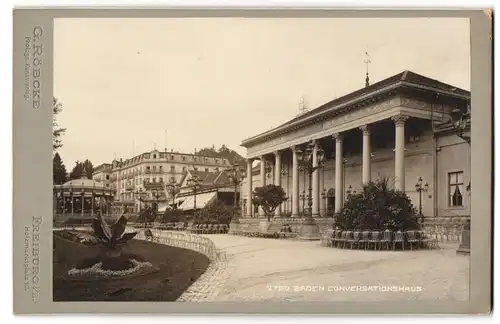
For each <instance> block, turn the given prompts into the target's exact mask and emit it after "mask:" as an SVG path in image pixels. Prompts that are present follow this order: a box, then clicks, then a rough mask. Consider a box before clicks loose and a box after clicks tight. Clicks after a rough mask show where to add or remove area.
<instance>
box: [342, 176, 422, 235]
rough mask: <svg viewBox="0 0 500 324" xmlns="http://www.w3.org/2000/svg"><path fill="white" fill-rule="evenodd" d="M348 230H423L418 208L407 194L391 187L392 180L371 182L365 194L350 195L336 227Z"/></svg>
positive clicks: (383, 179) (363, 192) (364, 189)
mask: <svg viewBox="0 0 500 324" xmlns="http://www.w3.org/2000/svg"><path fill="white" fill-rule="evenodd" d="M335 227H338V228H340V229H345V230H385V229H390V230H411V229H419V228H420V226H419V224H418V221H417V209H416V208H415V207H414V206H413V204H412V203H411V200H410V198H409V197H408V196H407V195H406V193H404V192H401V191H398V190H394V189H393V188H390V187H389V180H388V178H382V179H379V180H377V181H375V182H370V183H369V184H367V185H366V186H364V187H363V190H362V192H360V193H357V194H351V195H348V196H347V200H346V202H345V204H344V207H343V208H342V209H341V210H340V211H339V212H338V213H337V214H335V221H334V228H335Z"/></svg>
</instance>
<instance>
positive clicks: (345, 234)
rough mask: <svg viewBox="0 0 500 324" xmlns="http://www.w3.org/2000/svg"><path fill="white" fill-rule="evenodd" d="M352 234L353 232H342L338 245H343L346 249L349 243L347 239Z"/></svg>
mask: <svg viewBox="0 0 500 324" xmlns="http://www.w3.org/2000/svg"><path fill="white" fill-rule="evenodd" d="M350 234H352V232H351V231H344V232H342V234H341V235H340V239H339V241H338V244H339V245H340V244H342V248H345V245H346V243H347V237H348V235H350Z"/></svg>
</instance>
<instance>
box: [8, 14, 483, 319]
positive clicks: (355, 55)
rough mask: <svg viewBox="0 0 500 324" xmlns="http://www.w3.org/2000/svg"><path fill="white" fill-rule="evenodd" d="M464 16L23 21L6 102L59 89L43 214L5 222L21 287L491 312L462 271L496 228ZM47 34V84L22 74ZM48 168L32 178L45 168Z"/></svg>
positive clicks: (128, 300) (78, 298)
mask: <svg viewBox="0 0 500 324" xmlns="http://www.w3.org/2000/svg"><path fill="white" fill-rule="evenodd" d="M87 13H88V11H87ZM483 15H484V16H486V14H484V13H483ZM40 26H41V25H40ZM471 26H472V20H471V19H469V18H468V17H467V16H465V15H464V16H460V15H458V16H455V17H454V16H453V15H449V16H446V15H444V16H438V15H437V16H432V15H431V16H429V17H425V16H421V17H418V16H415V17H412V16H411V15H401V16H400V17H397V16H394V17H392V16H390V15H389V14H382V15H379V16H376V15H373V16H370V15H360V16H352V17H349V16H348V15H347V16H342V15H340V14H339V15H331V16H328V15H324V16H318V17H315V16H314V15H310V16H308V15H304V16H303V17H296V16H293V15H292V16H290V17H287V16H284V17H278V16H276V17H274V16H272V15H266V14H263V15H261V14H256V15H255V16H253V15H250V16H244V15H238V14H235V15H229V14H227V15H216V14H214V15H210V14H208V15H206V16H200V17H198V16H195V15H189V14H188V15H185V16H182V15H180V16H178V17H174V16H172V17H161V15H158V16H156V14H152V15H151V17H148V16H147V15H146V16H142V17H141V16H137V17H136V16H134V15H124V16H123V15H122V16H120V14H117V15H114V14H104V15H95V16H93V15H88V14H85V13H84V14H81V15H73V16H71V15H69V16H65V15H64V14H59V15H58V16H55V17H54V18H53V24H52V25H51V27H50V28H51V29H52V30H50V29H43V28H42V27H39V29H36V28H34V29H33V28H32V27H30V29H27V30H29V33H30V34H31V36H29V37H26V39H25V40H24V39H23V44H22V45H21V46H22V47H25V48H26V51H25V54H24V59H25V61H26V62H31V63H32V65H30V64H28V63H26V67H25V69H26V71H27V72H26V75H27V76H26V77H25V80H24V82H25V83H24V89H23V94H24V99H22V94H21V97H20V98H21V99H19V100H23V102H24V101H25V102H28V104H29V105H30V107H31V105H33V107H32V111H40V110H37V109H43V108H45V109H50V107H49V103H51V106H52V107H51V108H52V114H51V118H52V136H51V137H52V150H51V151H52V179H51V180H52V182H51V184H50V186H51V190H50V192H51V197H52V198H51V204H50V206H51V207H52V210H51V215H45V214H44V213H45V212H48V206H49V205H47V203H48V202H44V203H43V204H41V205H40V208H41V209H40V212H39V213H38V214H34V213H29V212H25V213H26V214H27V215H30V216H29V217H32V218H31V219H30V220H29V224H27V225H19V227H17V229H16V227H14V232H23V233H18V235H19V240H21V236H22V240H23V242H24V243H23V244H24V254H25V256H24V263H25V265H24V275H25V280H24V286H23V284H22V283H21V284H20V285H21V286H20V289H23V288H24V291H25V292H29V293H30V295H33V300H35V299H36V298H38V297H36V296H37V295H38V294H40V296H42V295H43V296H45V297H43V299H48V300H44V301H43V303H48V304H47V305H63V306H61V307H66V306H64V305H66V304H73V305H80V306H81V308H78V307H80V306H77V307H76V306H75V308H72V310H73V311H75V310H78V309H79V310H81V311H84V312H85V307H84V306H85V305H90V304H88V303H83V302H98V303H91V304H92V305H94V304H95V305H98V304H106V305H111V306H106V307H105V308H106V309H104V308H96V309H102V310H104V311H107V310H111V309H112V310H113V312H115V311H119V312H123V311H127V304H128V305H131V306H130V309H129V310H132V308H133V307H136V305H137V304H136V303H134V302H170V303H162V304H160V305H168V304H175V305H177V304H180V305H200V307H202V308H199V310H201V309H203V310H209V308H207V307H210V305H220V303H228V302H233V303H235V305H237V304H241V305H244V303H246V302H252V303H254V304H257V303H255V302H264V303H280V304H279V305H285V306H284V307H287V306H286V305H287V304H288V302H290V303H289V304H291V305H299V304H300V303H299V302H302V303H309V302H313V303H317V305H320V303H323V305H325V303H332V305H333V304H335V303H352V302H356V303H360V304H359V305H365V304H362V303H372V306H373V305H376V304H375V303H386V304H392V305H393V306H394V305H397V303H415V304H413V305H414V306H415V307H417V306H416V305H418V303H427V305H432V304H435V305H434V306H436V305H437V304H438V303H449V305H451V304H452V303H456V305H462V306H461V307H462V308H461V311H460V312H471V311H473V310H476V311H477V310H478V309H487V308H488V307H489V306H488V305H486V304H484V302H485V301H486V299H485V298H486V295H488V296H489V293H488V292H487V291H485V290H480V291H479V290H478V288H475V286H474V285H473V284H472V282H473V279H472V278H473V277H474V276H479V275H480V273H479V272H478V271H476V270H475V269H478V267H488V268H489V266H488V264H489V261H488V260H487V259H488V257H489V253H490V252H489V251H487V249H485V248H481V251H478V247H480V246H481V247H486V245H485V244H489V243H487V242H486V241H484V240H488V238H490V235H491V234H490V233H489V232H487V228H488V226H490V225H489V224H490V223H489V221H488V219H487V218H488V217H489V215H488V207H487V206H486V204H484V203H483V202H484V201H486V200H488V199H491V196H488V195H489V194H490V191H491V189H490V187H489V186H490V184H489V183H487V182H484V181H483V180H484V179H485V178H484V177H483V175H482V173H481V175H479V171H481V172H491V165H490V164H488V163H490V160H491V159H490V157H488V156H486V155H484V156H483V160H484V163H486V164H485V166H484V167H483V168H482V170H480V169H481V167H480V166H479V164H478V163H477V162H478V161H475V159H477V158H478V155H477V154H476V153H475V152H482V151H484V150H481V146H482V147H483V149H484V148H485V147H488V146H489V145H490V143H489V142H488V138H489V136H491V134H490V131H491V125H487V124H486V123H485V125H484V126H482V125H481V124H477V123H478V122H484V121H485V120H486V121H488V120H490V119H489V118H486V119H485V118H484V116H485V114H488V113H489V112H487V110H488V109H489V108H488V106H487V105H484V104H483V105H481V104H480V103H484V102H485V101H484V100H485V99H487V98H485V93H487V91H486V90H485V89H487V88H485V87H482V88H481V87H478V86H477V85H476V84H475V83H474V82H475V81H473V80H477V79H478V75H477V73H478V71H479V70H475V69H474V64H475V63H473V59H472V57H473V56H474V55H476V54H473V53H477V52H474V51H475V49H474V47H473V46H472V45H471V44H473V42H471V39H472V38H473V33H474V30H475V29H474V28H473V27H471ZM476 32H477V28H476ZM50 33H52V35H50ZM23 37H24V36H23ZM43 37H47V38H46V40H45V43H44V46H45V48H50V50H47V52H44V53H45V54H43V55H46V56H44V57H43V68H45V70H42V72H41V73H39V75H40V74H41V75H44V76H46V75H47V74H49V73H50V79H44V81H40V82H39V83H36V78H34V79H33V77H30V76H28V74H30V73H31V72H32V71H33V73H34V74H33V76H34V75H35V74H36V73H35V72H34V71H35V70H36V68H37V64H35V62H34V60H37V57H39V58H40V61H39V65H42V63H41V62H42V61H41V60H42V56H43V55H42V51H41V50H40V51H38V50H37V46H41V45H37V44H41V43H37V42H42V41H43ZM49 37H50V38H49ZM24 42H25V43H24ZM483 43H484V42H483ZM483 43H480V44H483ZM477 44H478V43H476V45H477ZM48 55H51V56H52V57H51V58H49V57H48ZM476 57H477V56H476ZM481 71H483V70H481ZM33 80H35V81H33ZM40 80H41V79H40ZM47 80H50V81H47ZM21 81H23V80H21ZM483 81H485V82H486V81H487V79H486V78H483ZM47 82H50V85H47ZM21 83H22V82H21ZM39 87H40V88H41V89H42V92H41V93H42V96H41V97H40V99H39V100H38V101H37V96H35V93H36V92H37V91H39V89H38V88H39ZM44 87H45V88H44ZM44 89H45V92H43V91H44ZM476 91H477V95H476V94H475V93H476ZM479 97H481V98H482V100H483V101H479V99H477V98H479ZM49 99H50V101H49ZM478 103H479V107H478V106H477V105H478ZM35 106H39V107H41V108H38V107H35ZM481 106H482V107H481ZM474 114H477V115H474ZM40 116H41V115H40ZM475 116H477V117H475ZM36 118H37V117H35V118H34V120H33V121H30V122H29V123H27V124H24V125H23V127H24V128H25V130H24V131H26V130H27V129H29V128H30V125H34V123H36V121H35V119H36ZM38 118H40V122H42V119H41V118H42V117H38ZM46 121H48V119H47V118H45V117H43V123H45V122H46ZM475 127H477V128H475ZM474 128H475V129H474ZM481 131H482V132H483V133H484V134H483V135H484V136H485V138H481V139H480V140H479V139H478V137H475V136H476V135H475V134H477V133H478V132H481ZM35 137H36V136H35ZM18 138H19V136H18ZM44 139H45V137H44ZM33 140H34V142H33V143H39V142H36V139H33ZM21 142H22V143H21V144H22V145H24V146H23V147H28V146H27V145H28V144H27V142H24V140H23V141H21ZM40 143H42V142H40ZM43 143H45V144H48V139H47V140H44V142H43ZM29 145H32V146H33V147H34V150H35V151H33V152H30V153H29V154H31V155H30V156H34V155H35V154H36V152H38V151H40V152H41V151H42V150H43V152H45V151H47V152H46V153H44V155H43V156H45V157H48V154H49V151H48V150H50V149H48V148H47V147H44V148H41V147H40V146H38V147H36V148H35V145H34V144H29ZM40 145H42V144H40ZM17 150H20V149H17ZM477 150H478V151H477ZM23 154H24V153H23ZM490 154H491V152H490ZM473 161H475V162H473ZM47 162H48V161H47ZM23 165H24V164H23ZM26 165H27V164H26ZM473 166H474V167H473ZM19 168H20V166H18V170H19ZM24 168H25V167H24ZM40 168H41V169H40V171H39V172H41V173H43V175H40V178H34V179H33V180H32V182H35V181H41V180H36V179H42V178H43V180H44V181H45V180H48V177H47V175H45V173H44V172H45V170H48V165H47V167H46V166H45V164H43V165H42V164H40ZM478 170H479V171H478ZM30 172H31V171H30ZM33 172H34V170H33ZM19 177H20V178H23V181H25V180H27V179H28V174H23V175H22V177H21V176H19ZM486 177H487V178H489V177H490V176H489V175H486ZM25 183H26V182H23V186H24V184H25ZM46 185H47V188H48V184H46ZM31 190H33V192H34V193H33V194H36V193H35V190H36V189H35V188H32V189H31ZM478 190H479V193H481V195H482V196H483V197H485V199H486V200H485V199H483V200H481V203H479V204H478V203H476V201H477V202H480V200H479V198H478V196H479V195H478V192H477V191H478ZM474 191H476V193H475V194H474V195H473V192H474ZM48 194H49V192H48V191H46V192H45V191H44V193H41V194H40V195H39V196H37V197H38V198H37V199H40V201H42V200H43V201H45V200H47V199H48V197H49V195H48ZM30 195H31V193H30ZM16 196H19V192H17V193H16ZM488 197H490V198H488ZM476 198H477V200H476ZM19 199H20V198H19ZM45 206H47V207H45ZM21 208H32V207H28V206H26V207H24V206H23V207H18V209H17V210H18V211H20V210H21ZM481 208H482V209H481ZM22 210H24V209H22ZM26 210H28V209H26ZM29 210H30V211H34V209H29ZM479 217H480V219H479ZM471 223H473V225H474V226H472V227H471ZM479 223H481V224H479ZM23 224H24V223H23ZM476 224H479V225H477V226H478V227H475V226H476ZM471 228H474V231H473V230H472V229H471ZM478 229H479V230H478ZM45 230H46V231H45ZM488 230H489V229H488ZM37 231H40V233H38V232H37ZM475 231H477V232H475ZM37 239H39V240H40V242H39V243H38V242H37ZM480 239H483V241H484V242H483V241H482V242H481V243H480V244H479V243H478V245H476V244H475V242H476V241H475V240H480ZM47 240H50V242H49V241H47ZM20 242H21V241H20ZM471 242H472V244H471ZM488 242H489V241H488ZM37 246H40V251H41V252H37V253H36V256H35V257H31V256H27V255H28V254H29V253H31V250H33V249H34V248H35V247H37ZM490 248H491V247H490ZM471 251H472V252H471ZM476 251H478V252H476ZM19 252H21V250H19ZM33 253H34V251H33ZM42 253H45V254H42ZM33 255H35V254H33ZM479 258H481V260H483V259H484V260H485V261H484V263H481V262H477V261H479ZM35 259H37V261H36V262H35ZM38 259H39V260H38ZM15 263H16V261H15ZM31 263H33V264H32V265H36V267H39V268H40V269H41V270H40V275H39V278H38V279H36V280H35V277H38V275H37V274H33V272H30V271H32V270H30V269H31V268H32V265H30V264H31ZM44 269H45V270H44ZM47 269H50V273H46V272H43V271H48V270H47ZM480 269H483V268H480ZM484 271H486V269H483V270H482V271H481V273H486V272H484ZM42 272H43V273H42ZM45 279H46V280H47V281H51V283H50V284H48V283H44V280H45ZM482 279H484V280H488V278H487V276H482ZM35 281H36V282H35ZM474 282H476V283H478V281H474ZM481 282H482V281H481ZM37 285H41V287H42V288H38V286H37ZM478 287H479V286H478ZM480 287H481V288H480V289H483V288H484V287H485V286H484V285H482V286H480ZM47 290H49V291H47ZM40 291H42V292H40ZM35 295H36V296H35ZM479 295H481V296H483V295H484V296H483V297H484V298H482V299H477V298H478V296H479ZM29 298H31V296H30V297H29ZM40 298H42V297H40ZM474 300H476V301H477V302H479V301H481V303H482V304H481V305H482V306H481V307H482V308H481V307H479V308H478V307H476V308H474V307H473V306H471V305H472V304H471V303H473V301H474ZM67 302H72V303H67ZM74 302H81V303H74ZM99 302H101V303H99ZM102 302H117V303H111V304H108V303H102ZM118 302H125V303H118ZM43 305H45V304H43ZM116 305H122V306H123V307H124V308H120V307H122V306H116ZM149 305H153V303H141V304H140V306H137V307H136V308H134V309H135V310H137V309H141V311H145V312H148V311H152V310H153V308H152V307H156V306H151V307H150V306H149ZM207 305H208V306H207ZM223 305H227V304H223ZM269 305H271V304H269ZM339 305H341V304H339ZM407 305H411V304H407ZM467 305H468V306H467ZM115 306H116V307H115ZM157 306H158V305H157ZM351 306H352V305H351ZM39 307H42V306H39ZM47 307H48V306H47ZM51 307H52V306H51ZM55 307H59V306H55ZM68 307H73V306H68ZM96 307H99V306H96ZM103 307H104V305H103ZM107 307H109V309H108V308H107ZM158 307H160V306H158ZM161 307H163V306H161ZM181 307H183V306H181ZM188 307H189V306H188ZM194 307H198V306H194ZM223 307H227V306H223ZM290 307H293V306H290ZM457 307H459V306H457ZM355 308H356V307H354V308H353V307H351V308H350V309H351V310H350V311H349V312H357V311H356V310H355ZM58 309H60V310H63V309H65V308H58ZM183 309H184V308H183ZM185 309H186V310H187V309H188V308H185ZM219 309H221V308H219ZM224 309H226V308H224ZM286 309H287V310H290V311H291V312H293V309H291V308H286ZM337 309H339V308H337ZM363 309H364V308H363V307H362V306H360V309H359V310H358V311H359V312H362V311H363ZM401 309H407V308H401ZM446 309H448V310H451V309H452V308H451V306H450V308H446ZM164 310H165V308H164ZM346 310H347V308H346ZM443 310H444V308H443ZM234 311H235V310H234V309H233V310H231V309H230V308H227V310H226V311H225V312H234ZM331 311H333V309H332V310H331ZM395 311H397V310H395ZM457 311H458V308H457ZM335 312H337V311H335ZM415 312H419V311H418V308H415Z"/></svg>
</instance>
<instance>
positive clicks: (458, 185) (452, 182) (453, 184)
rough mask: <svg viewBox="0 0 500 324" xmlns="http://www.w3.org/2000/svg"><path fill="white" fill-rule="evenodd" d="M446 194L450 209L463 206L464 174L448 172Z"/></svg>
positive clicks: (461, 172)
mask: <svg viewBox="0 0 500 324" xmlns="http://www.w3.org/2000/svg"><path fill="white" fill-rule="evenodd" d="M448 188H449V189H448V194H449V197H450V202H449V205H450V207H462V206H464V198H463V197H464V193H465V187H464V173H463V171H459V172H450V173H448Z"/></svg>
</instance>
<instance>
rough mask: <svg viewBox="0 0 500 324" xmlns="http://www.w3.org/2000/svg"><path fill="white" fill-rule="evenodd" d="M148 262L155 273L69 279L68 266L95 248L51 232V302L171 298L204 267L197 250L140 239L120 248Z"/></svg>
mask: <svg viewBox="0 0 500 324" xmlns="http://www.w3.org/2000/svg"><path fill="white" fill-rule="evenodd" d="M124 252H125V253H133V254H135V255H138V256H141V257H142V258H143V259H144V260H146V261H148V262H151V263H152V264H153V266H155V267H157V268H158V271H157V272H155V273H150V274H147V275H142V276H137V277H129V278H123V279H99V280H97V279H96V280H80V281H79V280H70V279H67V276H64V275H65V274H66V273H67V272H68V270H69V269H71V268H73V267H74V266H75V265H77V264H80V263H81V262H82V261H83V260H85V259H88V258H91V257H93V256H94V255H95V250H93V249H91V248H88V247H85V246H83V245H80V244H77V243H73V242H70V241H67V240H64V239H61V238H60V237H59V236H58V235H57V234H54V250H53V257H54V260H53V284H54V286H53V300H54V301H175V300H176V299H177V298H178V297H179V296H180V295H181V294H182V293H183V292H184V291H185V290H186V289H187V288H188V287H189V286H190V285H191V284H192V283H193V282H194V281H196V280H197V279H198V278H199V277H200V276H201V275H202V274H203V273H204V272H205V271H206V269H207V267H208V264H209V260H208V258H207V257H206V256H205V255H203V254H201V253H198V252H194V251H191V250H187V249H182V248H176V247H170V246H167V245H163V244H158V243H151V242H147V241H142V240H132V241H130V243H129V244H128V245H127V247H126V248H125V249H124Z"/></svg>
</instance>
